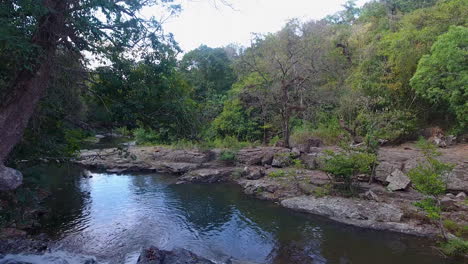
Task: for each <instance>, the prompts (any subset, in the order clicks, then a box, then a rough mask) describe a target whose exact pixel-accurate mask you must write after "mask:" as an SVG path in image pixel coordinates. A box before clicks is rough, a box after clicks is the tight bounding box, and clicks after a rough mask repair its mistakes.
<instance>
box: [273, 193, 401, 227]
mask: <svg viewBox="0 0 468 264" xmlns="http://www.w3.org/2000/svg"><path fill="white" fill-rule="evenodd" d="M281 205H283V206H284V207H287V208H291V209H296V210H300V211H305V212H308V213H312V214H317V215H323V216H327V217H330V218H332V219H343V220H345V219H348V220H358V221H373V222H400V221H401V218H402V216H403V212H402V211H401V210H400V209H399V208H397V207H395V206H393V205H390V204H386V203H378V202H374V201H366V200H357V199H347V198H342V197H323V198H315V197H312V196H300V197H294V198H290V199H285V200H283V201H282V202H281Z"/></svg>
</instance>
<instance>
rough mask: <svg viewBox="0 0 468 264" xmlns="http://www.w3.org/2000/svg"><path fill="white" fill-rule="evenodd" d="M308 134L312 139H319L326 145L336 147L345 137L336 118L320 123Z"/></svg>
mask: <svg viewBox="0 0 468 264" xmlns="http://www.w3.org/2000/svg"><path fill="white" fill-rule="evenodd" d="M303 133H304V132H303ZM310 134H311V135H312V136H313V137H318V138H320V139H321V140H322V141H323V143H325V144H326V145H336V144H338V143H339V142H340V141H341V140H342V139H343V137H344V136H345V135H346V134H345V133H344V131H343V129H342V128H341V126H340V121H339V120H338V118H337V117H333V118H330V119H328V120H326V121H322V122H320V123H319V124H318V126H317V128H316V129H314V130H312V131H311V132H310Z"/></svg>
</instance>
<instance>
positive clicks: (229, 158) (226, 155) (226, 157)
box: [219, 150, 237, 162]
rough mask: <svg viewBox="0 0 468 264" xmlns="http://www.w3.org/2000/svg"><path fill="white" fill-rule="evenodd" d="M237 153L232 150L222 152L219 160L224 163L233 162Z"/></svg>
mask: <svg viewBox="0 0 468 264" xmlns="http://www.w3.org/2000/svg"><path fill="white" fill-rule="evenodd" d="M236 156H237V153H236V152H235V151H232V150H223V151H221V154H220V156H219V160H221V161H226V162H235V161H236Z"/></svg>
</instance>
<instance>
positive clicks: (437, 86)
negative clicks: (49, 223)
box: [0, 0, 468, 163]
mask: <svg viewBox="0 0 468 264" xmlns="http://www.w3.org/2000/svg"><path fill="white" fill-rule="evenodd" d="M85 2H86V1H85ZM101 2H102V3H101ZM111 2H112V1H97V2H96V3H94V2H93V3H91V2H90V3H88V5H83V6H81V7H80V8H81V9H79V8H78V6H77V10H78V9H79V11H77V13H76V14H75V13H72V14H71V15H70V17H66V18H65V19H68V20H69V21H68V22H67V23H69V24H70V26H69V27H65V28H64V29H60V30H59V32H65V33H67V34H68V35H67V37H65V38H64V37H61V36H58V37H57V38H58V41H57V44H55V45H56V47H55V48H54V49H52V48H50V47H46V46H41V44H40V43H41V42H40V41H39V42H37V43H36V44H34V43H31V42H30V38H31V37H33V38H40V37H41V36H40V35H37V36H32V34H34V32H35V30H36V28H37V27H38V26H40V25H41V24H40V23H42V22H40V21H39V22H38V21H37V19H39V18H41V15H43V12H44V10H43V9H42V8H43V7H41V5H38V4H36V3H35V2H34V1H19V0H18V1H8V2H2V3H1V8H0V12H1V14H0V17H1V23H2V25H3V26H2V28H1V32H0V36H1V37H0V58H1V60H2V65H1V66H0V67H1V70H0V76H1V77H0V83H1V85H0V89H1V90H0V92H1V93H0V96H1V100H0V101H1V102H2V104H3V106H5V107H4V108H7V107H8V105H9V104H10V105H11V104H12V102H13V104H15V102H14V101H15V99H14V96H15V94H16V90H15V89H17V88H18V87H15V85H16V84H17V83H18V82H21V80H19V81H18V78H22V77H25V76H26V77H27V75H28V74H30V73H31V72H33V71H37V70H38V67H42V66H40V65H41V64H40V63H37V62H38V61H40V60H43V59H42V57H40V56H38V55H37V54H40V53H47V52H49V53H47V54H48V55H46V56H47V64H48V66H47V67H48V69H47V71H48V72H50V78H49V80H37V81H38V82H39V83H40V82H47V84H46V85H47V89H46V90H44V91H45V92H44V93H43V96H41V97H42V98H41V99H40V101H39V102H38V107H37V109H35V107H34V103H32V104H30V105H31V110H30V111H31V119H30V120H29V122H28V119H27V118H26V119H24V120H23V119H21V121H19V120H17V121H16V122H19V123H22V124H23V123H24V124H27V128H26V129H25V132H24V136H23V137H22V139H21V141H20V143H19V144H18V145H17V146H16V147H15V148H14V150H13V152H12V154H11V155H10V156H9V159H8V162H9V163H14V161H15V160H18V159H33V158H37V157H68V156H72V155H73V154H74V153H75V152H76V151H77V150H78V149H79V148H80V144H81V142H82V141H83V140H84V139H86V137H88V136H91V135H94V134H95V133H105V132H106V131H107V132H109V131H113V132H115V133H117V132H118V133H120V134H125V135H127V134H133V135H134V136H136V139H137V141H138V143H141V144H165V145H170V144H182V145H192V146H194V145H206V146H217V145H222V144H237V143H239V142H248V144H280V145H284V146H290V145H291V144H295V143H298V142H300V141H301V140H304V139H306V138H308V137H310V136H314V137H318V138H321V139H322V140H323V141H324V142H325V143H326V144H336V143H338V142H340V141H343V140H348V141H353V140H354V141H358V142H359V141H362V140H364V139H366V138H369V137H372V138H374V139H376V140H378V141H379V142H381V143H382V142H387V143H399V142H402V141H405V140H409V139H414V138H417V136H418V135H420V134H421V130H422V129H424V128H427V127H440V128H441V129H443V130H444V131H445V132H446V133H447V134H452V135H461V134H463V133H466V132H467V127H468V126H467V124H468V119H467V118H468V88H467V83H468V69H467V65H468V61H467V60H468V53H467V46H468V30H467V28H466V26H467V23H468V19H467V18H468V1H467V0H445V1H437V0H375V1H371V2H369V3H367V4H365V5H364V6H363V7H361V8H359V7H357V6H356V4H355V3H354V1H349V2H347V3H346V4H345V5H344V9H343V10H342V11H340V12H338V13H336V14H334V15H330V16H328V17H326V18H324V19H322V20H318V21H308V22H302V21H299V20H290V21H289V22H288V23H287V24H286V25H284V27H283V28H282V29H281V30H280V31H278V32H275V33H269V34H257V35H255V36H254V38H253V39H252V42H251V45H250V46H249V47H239V46H236V45H230V46H227V47H224V48H210V47H207V46H200V47H199V48H197V49H195V50H192V51H189V52H186V53H185V54H183V56H182V55H181V54H182V53H181V52H182V51H181V50H180V48H179V47H178V45H177V43H176V42H175V41H174V39H173V36H172V35H167V34H163V31H162V30H161V25H159V24H157V22H155V21H140V20H138V19H137V18H135V17H133V15H134V14H135V12H136V10H139V9H141V8H142V3H140V2H139V1H125V2H128V3H127V4H128V6H127V7H126V9H125V8H122V7H121V6H120V5H119V4H118V3H116V4H115V5H114V4H111ZM118 2H119V1H118ZM159 4H162V7H164V8H167V9H168V10H169V12H173V13H177V11H178V10H179V9H180V6H176V5H171V2H170V1H164V3H159ZM97 8H101V12H102V14H103V15H104V16H105V17H107V20H106V21H107V23H104V22H102V21H99V20H96V19H95V17H93V16H92V15H89V14H91V13H92V12H91V13H89V12H88V11H91V10H96V9H97ZM78 15H79V16H78ZM88 16H89V17H88ZM12 18H15V19H12ZM23 18H29V19H23ZM85 20H86V21H87V22H86V23H85V22H84V21H85ZM150 23H153V24H150ZM149 28H152V29H153V30H149ZM142 39H143V41H142ZM38 43H39V44H38ZM84 51H87V53H83V52H84ZM85 54H86V55H85ZM94 55H95V56H98V58H99V62H98V63H96V62H94V63H90V62H89V59H90V57H92V56H94ZM43 64H44V63H42V65H43ZM38 65H39V66H38ZM39 70H43V69H39ZM41 85H44V84H41ZM12 98H13V99H12ZM34 109H35V110H34ZM23 110H24V109H23ZM28 111H29V110H28ZM1 121H2V122H8V120H6V121H5V120H1ZM1 125H2V126H3V125H4V124H1ZM4 140H5V142H6V140H7V139H4ZM233 142H234V143H233ZM246 144H247V143H246ZM2 158H3V157H2Z"/></svg>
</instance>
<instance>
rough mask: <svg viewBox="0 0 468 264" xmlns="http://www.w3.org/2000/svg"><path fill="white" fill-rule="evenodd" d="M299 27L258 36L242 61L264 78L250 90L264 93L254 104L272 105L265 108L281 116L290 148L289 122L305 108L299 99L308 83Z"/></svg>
mask: <svg viewBox="0 0 468 264" xmlns="http://www.w3.org/2000/svg"><path fill="white" fill-rule="evenodd" d="M298 26H299V25H298V24H297V23H296V22H294V21H292V22H290V23H288V25H286V27H285V28H284V29H282V30H281V31H280V32H278V33H277V34H270V35H267V36H265V37H260V36H259V37H257V39H256V40H255V43H254V44H253V45H252V47H250V48H249V49H248V50H246V51H245V54H243V56H242V59H241V63H242V64H243V66H244V67H245V68H246V69H247V71H250V72H251V73H256V74H258V75H259V76H260V77H261V78H262V80H263V82H262V83H261V85H256V86H251V87H247V89H250V90H257V91H261V92H260V93H258V92H257V95H258V96H257V98H256V100H255V101H257V102H262V101H266V100H268V101H269V102H270V103H268V104H263V105H267V106H268V108H269V109H268V110H270V111H273V112H274V113H276V114H278V115H279V117H280V122H281V130H282V137H283V141H284V145H285V146H286V147H289V136H290V133H291V127H290V125H291V124H290V120H291V118H292V117H293V115H294V114H295V113H296V112H298V111H303V110H304V109H305V106H304V101H303V100H300V99H298V97H300V96H301V90H302V88H303V85H304V84H305V80H306V78H305V76H306V74H305V69H304V68H302V67H300V61H301V60H300V58H301V56H302V55H303V52H304V51H305V49H304V46H303V44H304V43H303V42H302V41H301V38H300V35H299V34H298V31H299V28H298ZM251 94H252V95H253V94H255V93H251ZM264 111H267V109H264Z"/></svg>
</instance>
